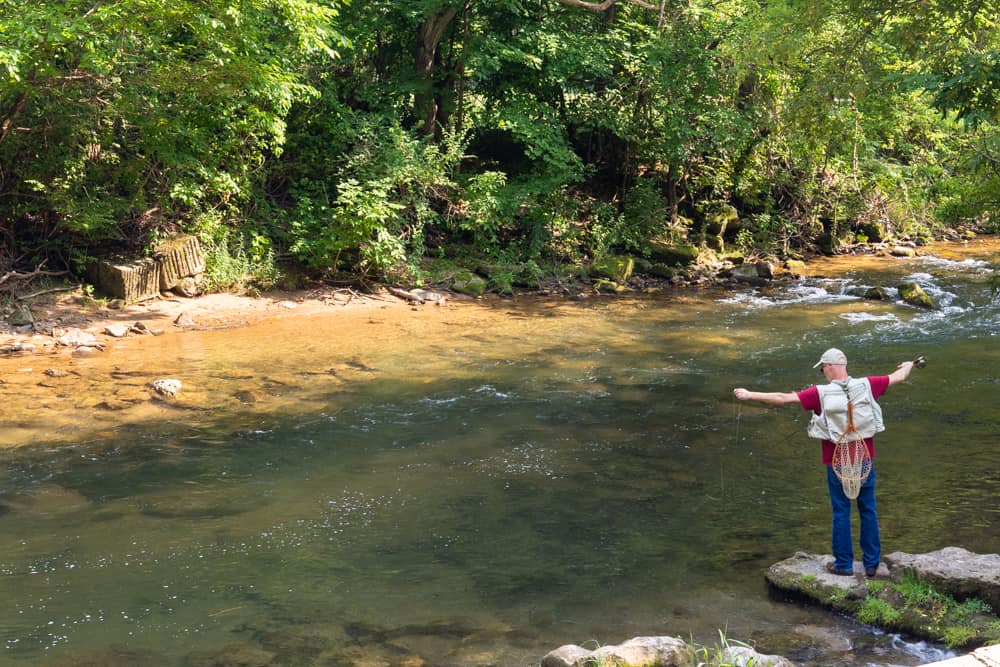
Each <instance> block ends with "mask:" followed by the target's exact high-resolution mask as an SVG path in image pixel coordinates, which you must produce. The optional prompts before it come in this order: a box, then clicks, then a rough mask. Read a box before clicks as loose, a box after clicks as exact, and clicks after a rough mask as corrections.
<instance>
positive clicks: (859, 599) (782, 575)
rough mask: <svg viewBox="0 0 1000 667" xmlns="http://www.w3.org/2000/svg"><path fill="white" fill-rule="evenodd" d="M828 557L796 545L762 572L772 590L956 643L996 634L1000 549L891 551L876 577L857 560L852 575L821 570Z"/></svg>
mask: <svg viewBox="0 0 1000 667" xmlns="http://www.w3.org/2000/svg"><path fill="white" fill-rule="evenodd" d="M832 561H833V557H832V556H830V555H825V554H808V553H802V552H799V553H796V554H795V555H794V556H792V557H791V558H788V559H785V560H783V561H780V562H778V563H775V564H774V565H772V566H771V567H770V568H769V569H768V571H767V574H766V575H765V578H766V579H767V582H768V583H769V584H770V585H771V587H772V590H773V591H775V592H777V593H778V594H780V595H781V596H783V597H785V598H786V599H792V600H796V601H805V602H809V603H814V604H819V605H821V606H823V607H826V608H829V609H832V610H834V611H838V612H842V613H846V614H849V615H851V616H853V617H854V618H855V619H857V620H858V621H859V622H862V623H867V624H869V625H873V626H877V627H880V628H883V629H885V630H888V631H892V632H901V633H904V634H908V635H911V636H913V637H917V638H920V639H926V640H929V641H932V642H936V643H939V644H944V645H946V646H949V647H951V648H956V649H972V648H976V647H978V646H982V645H984V644H994V643H997V642H1000V616H998V615H997V612H998V610H1000V555H997V554H976V553H973V552H971V551H967V550H965V549H962V548H960V547H946V548H944V549H941V550H939V551H934V552H930V553H925V554H908V553H904V552H895V553H892V554H890V555H888V556H886V557H885V558H884V562H883V563H881V564H880V565H879V568H878V572H877V574H876V576H875V577H872V578H869V577H866V576H865V573H864V569H863V567H862V565H861V564H860V563H857V562H855V564H854V576H851V577H849V576H842V575H835V574H831V573H829V572H827V571H826V564H827V563H829V562H832Z"/></svg>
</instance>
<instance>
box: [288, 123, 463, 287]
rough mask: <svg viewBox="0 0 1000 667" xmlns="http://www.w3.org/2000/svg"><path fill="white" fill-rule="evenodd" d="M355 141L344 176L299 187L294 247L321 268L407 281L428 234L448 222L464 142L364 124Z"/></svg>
mask: <svg viewBox="0 0 1000 667" xmlns="http://www.w3.org/2000/svg"><path fill="white" fill-rule="evenodd" d="M353 138H354V144H353V147H352V151H351V153H350V154H349V155H348V156H346V158H345V159H344V161H343V163H342V165H341V166H340V168H339V169H338V170H336V171H334V172H333V173H331V174H329V175H328V176H326V178H324V179H323V180H322V181H313V180H307V179H302V180H301V181H299V182H297V183H295V184H294V187H293V189H292V196H293V197H294V199H295V200H296V203H295V207H294V209H293V212H292V216H291V219H290V221H289V225H288V230H289V233H288V241H289V245H290V248H291V250H292V252H293V253H294V254H295V255H296V256H297V257H298V258H299V259H300V260H301V261H303V262H304V263H306V264H307V265H308V266H311V267H314V268H323V269H329V270H333V271H336V270H339V269H340V268H341V264H345V263H346V264H347V268H350V269H352V270H356V271H361V272H363V273H368V274H372V275H375V276H377V277H380V278H382V277H391V278H396V279H404V278H406V277H408V276H411V275H412V274H413V271H414V270H415V267H416V265H417V264H418V263H419V259H420V257H421V256H422V253H423V250H424V231H425V228H426V227H427V226H428V225H431V224H439V223H440V221H441V217H440V215H439V213H438V212H437V211H436V210H435V206H436V205H437V204H438V203H439V199H440V198H442V196H443V193H446V192H448V191H450V190H451V189H452V188H453V187H454V186H453V183H452V181H451V180H450V174H451V172H452V171H453V169H454V167H455V165H456V164H457V161H458V159H460V157H461V143H460V142H459V141H457V140H455V141H452V142H448V143H445V144H443V145H434V144H433V143H431V142H429V141H427V140H425V139H421V138H418V137H416V136H414V135H413V134H412V133H409V132H407V131H406V130H404V129H403V128H402V127H400V126H399V125H398V124H397V123H394V122H392V121H389V120H385V119H378V118H375V119H362V121H361V122H360V123H359V125H358V127H356V128H354V137H353ZM331 192H332V196H331V195H330V194H328V193H331Z"/></svg>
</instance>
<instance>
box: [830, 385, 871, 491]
mask: <svg viewBox="0 0 1000 667" xmlns="http://www.w3.org/2000/svg"><path fill="white" fill-rule="evenodd" d="M830 465H831V466H832V467H833V473H834V474H835V475H836V476H837V479H839V480H840V485H841V487H843V489H844V495H845V496H847V497H848V498H850V499H851V500H854V499H855V498H857V497H858V494H859V493H861V486H862V485H863V484H864V483H865V480H867V479H868V475H869V474H870V473H871V471H872V459H871V455H870V454H869V453H868V445H866V444H865V440H864V438H862V437H861V434H860V433H858V432H857V431H856V430H855V428H854V406H853V405H852V404H851V403H848V404H847V431H845V432H844V434H843V435H841V436H840V437H839V438H837V443H836V444H835V445H834V448H833V462H832V463H831V464H830Z"/></svg>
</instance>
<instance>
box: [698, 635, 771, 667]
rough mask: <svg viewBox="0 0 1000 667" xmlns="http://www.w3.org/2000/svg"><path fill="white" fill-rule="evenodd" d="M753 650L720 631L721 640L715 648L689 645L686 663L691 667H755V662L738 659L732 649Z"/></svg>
mask: <svg viewBox="0 0 1000 667" xmlns="http://www.w3.org/2000/svg"><path fill="white" fill-rule="evenodd" d="M735 647H740V648H751V647H750V646H749V645H748V644H745V643H744V642H741V641H737V640H735V639H731V638H729V637H727V636H726V633H725V632H724V631H723V630H719V640H718V641H717V642H716V643H715V645H714V646H711V647H707V646H702V645H701V644H698V643H697V642H694V641H689V642H688V643H687V651H688V654H687V656H685V657H686V663H687V664H688V665H690V667H754V661H753V660H752V659H751V660H750V661H749V662H744V661H743V660H739V659H737V658H736V657H735V656H734V655H733V653H732V652H731V650H730V649H732V648H735Z"/></svg>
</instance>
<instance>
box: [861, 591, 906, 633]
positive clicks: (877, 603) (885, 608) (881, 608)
mask: <svg viewBox="0 0 1000 667" xmlns="http://www.w3.org/2000/svg"><path fill="white" fill-rule="evenodd" d="M855 616H857V619H858V620H859V621H861V622H862V623H871V624H872V625H878V626H881V627H892V625H893V623H895V622H896V621H898V620H899V618H900V616H902V612H900V611H899V610H898V609H896V608H895V607H893V606H892V605H891V604H889V603H888V602H886V601H885V600H883V599H881V598H878V597H868V598H865V601H864V602H863V603H862V604H861V608H860V609H859V610H858V612H857V614H855Z"/></svg>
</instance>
